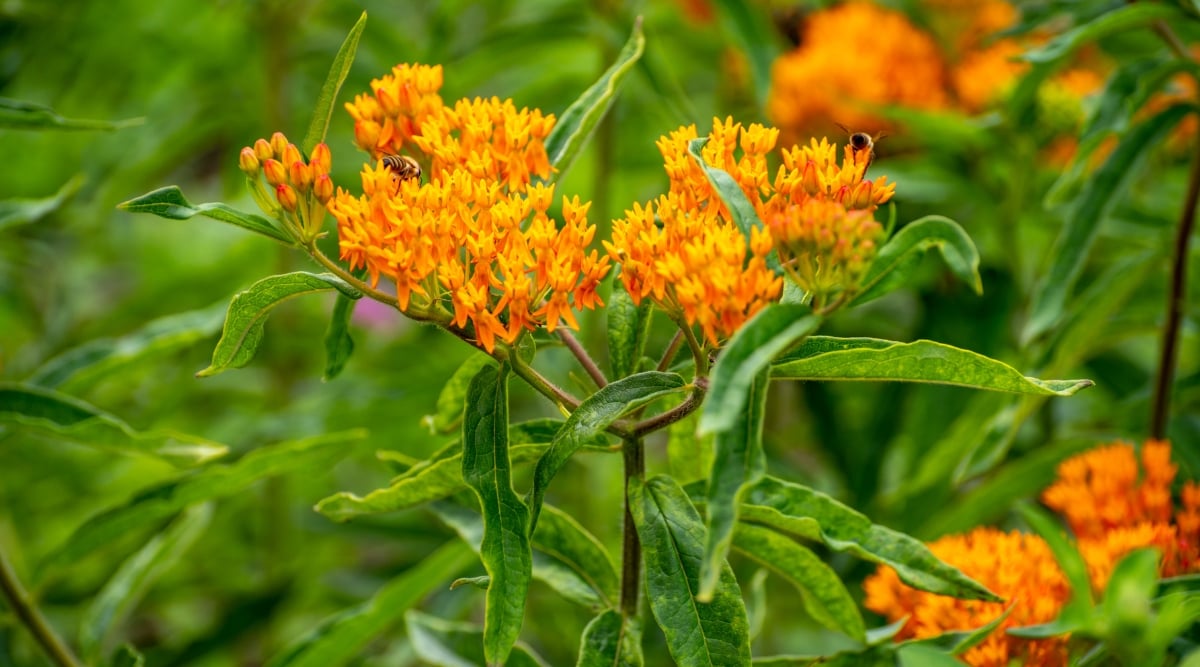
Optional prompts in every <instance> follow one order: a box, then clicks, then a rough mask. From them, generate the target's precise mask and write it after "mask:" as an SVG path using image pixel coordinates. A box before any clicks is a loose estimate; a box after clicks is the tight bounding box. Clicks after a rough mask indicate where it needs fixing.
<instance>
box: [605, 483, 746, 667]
mask: <svg viewBox="0 0 1200 667" xmlns="http://www.w3.org/2000/svg"><path fill="white" fill-rule="evenodd" d="M628 493H629V510H630V512H631V513H632V515H633V522H634V525H635V526H637V532H638V537H639V538H641V542H642V558H643V561H644V562H645V565H646V594H647V595H646V596H647V597H648V598H649V599H650V610H651V611H652V612H653V613H654V619H655V620H656V621H658V625H659V627H661V628H662V630H663V633H664V634H665V635H666V638H667V648H668V650H670V652H671V657H672V658H674V660H675V662H676V663H677V664H678V665H679V666H680V667H698V666H704V667H734V666H735V665H749V664H750V623H749V621H748V620H747V618H746V607H745V604H744V603H743V602H742V596H741V594H740V592H739V590H738V584H737V580H736V579H734V576H733V570H731V569H730V568H729V565H725V566H724V567H723V568H722V571H721V578H720V581H721V583H720V586H718V587H717V589H716V591H715V592H714V594H713V598H712V602H708V603H704V602H699V601H698V600H697V599H696V594H697V593H698V592H699V590H700V561H701V558H702V557H703V555H704V524H703V523H701V522H700V515H699V514H697V513H696V508H694V507H693V506H692V504H691V503H690V502H688V498H687V495H686V494H684V492H683V489H681V488H679V486H678V485H677V484H676V483H675V482H674V480H672V479H671V478H669V477H666V476H663V475H659V476H657V477H653V478H651V479H650V480H649V481H647V482H644V483H643V482H642V481H641V480H640V479H638V478H636V477H634V478H632V479H630V480H629V490H628Z"/></svg>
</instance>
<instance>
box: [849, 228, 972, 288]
mask: <svg viewBox="0 0 1200 667" xmlns="http://www.w3.org/2000/svg"><path fill="white" fill-rule="evenodd" d="M930 248H936V249H937V250H938V251H939V252H940V253H941V254H942V261H944V262H945V263H946V267H947V268H948V269H950V272H951V273H953V274H954V275H955V276H957V277H958V279H959V280H961V281H963V282H964V283H966V284H967V285H968V286H970V288H971V289H972V290H974V291H975V293H976V294H983V279H982V278H980V277H979V251H978V250H976V249H975V243H974V242H973V241H971V237H970V236H967V233H966V232H965V231H963V228H962V227H960V226H959V225H958V223H957V222H955V221H953V220H951V219H950V218H945V217H942V216H940V215H929V216H925V217H924V218H921V219H919V220H914V221H912V222H910V223H908V224H907V225H905V226H904V227H902V228H900V231H898V232H896V235H895V236H893V237H892V238H891V239H889V240H888V241H887V243H885V244H884V245H883V247H882V248H880V249H879V254H877V255H876V256H875V260H874V261H873V262H871V266H870V267H869V268H867V272H866V274H864V275H863V277H862V280H861V281H859V285H858V287H859V290H860V292H859V293H858V296H856V297H854V299H853V300H852V301H851V302H850V305H851V306H861V305H862V304H864V303H866V302H868V301H872V300H874V299H877V298H879V297H881V296H883V295H885V294H887V293H888V292H891V291H893V290H895V289H897V288H900V287H903V286H904V285H905V284H906V283H907V282H908V280H909V279H910V278H911V277H912V275H913V273H914V272H915V271H916V270H917V267H919V266H920V264H921V258H922V257H924V255H925V253H926V252H927V251H928V250H929V249H930Z"/></svg>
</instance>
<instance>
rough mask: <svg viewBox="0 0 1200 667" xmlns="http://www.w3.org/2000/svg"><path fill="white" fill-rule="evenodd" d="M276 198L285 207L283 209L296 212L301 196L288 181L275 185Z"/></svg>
mask: <svg viewBox="0 0 1200 667" xmlns="http://www.w3.org/2000/svg"><path fill="white" fill-rule="evenodd" d="M275 198H276V199H278V200H279V205H280V206H282V207H283V210H285V211H287V212H289V213H295V212H296V208H297V207H298V206H299V205H300V197H299V196H298V195H297V194H296V191H295V190H294V189H293V188H292V186H290V185H288V184H287V183H280V184H279V185H277V186H275Z"/></svg>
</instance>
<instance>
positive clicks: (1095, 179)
mask: <svg viewBox="0 0 1200 667" xmlns="http://www.w3.org/2000/svg"><path fill="white" fill-rule="evenodd" d="M1161 6H1162V5H1134V6H1131V7H1130V9H1139V8H1150V7H1161ZM1119 11H1120V10H1119ZM1195 111H1196V107H1195V106H1193V105H1191V104H1173V105H1171V106H1169V107H1167V108H1166V109H1164V110H1163V111H1160V112H1159V113H1157V114H1155V115H1154V116H1151V117H1150V118H1149V119H1147V120H1146V121H1144V122H1142V123H1140V124H1138V125H1136V126H1134V127H1133V128H1131V129H1130V130H1129V132H1127V133H1126V134H1125V136H1124V137H1122V138H1121V142H1120V144H1119V145H1118V146H1117V148H1116V150H1114V151H1113V152H1112V154H1111V155H1109V157H1108V159H1107V160H1105V162H1104V165H1103V166H1101V167H1100V168H1099V169H1098V170H1096V173H1095V174H1094V175H1093V176H1092V178H1091V179H1090V180H1089V181H1088V182H1087V185H1086V187H1085V188H1084V190H1083V193H1082V194H1080V196H1079V199H1077V200H1076V204H1075V206H1074V207H1073V208H1072V210H1071V213H1070V214H1069V216H1068V218H1067V221H1066V224H1065V225H1064V227H1063V229H1062V232H1061V233H1060V234H1059V237H1058V240H1057V241H1056V242H1055V244H1054V248H1053V250H1052V251H1051V253H1050V257H1051V265H1050V269H1049V271H1047V272H1046V273H1045V274H1044V275H1043V276H1042V278H1041V280H1040V281H1039V282H1038V284H1037V286H1036V287H1035V288H1034V293H1033V304H1032V305H1031V307H1030V315H1029V321H1028V322H1027V323H1026V325H1025V330H1024V332H1023V333H1022V338H1023V339H1024V340H1025V341H1030V340H1033V339H1035V338H1038V337H1039V336H1041V335H1042V334H1044V333H1046V332H1047V331H1050V330H1052V329H1053V328H1055V327H1056V326H1057V324H1058V322H1059V320H1060V319H1061V318H1062V315H1063V312H1064V311H1065V309H1066V302H1067V298H1068V297H1069V296H1070V294H1071V291H1072V289H1073V288H1074V286H1075V282H1076V281H1077V280H1079V276H1080V274H1081V273H1082V272H1083V267H1084V262H1085V260H1086V259H1087V256H1088V252H1089V251H1090V249H1091V247H1092V242H1093V241H1094V240H1095V238H1096V235H1097V233H1098V232H1099V230H1100V223H1101V221H1102V220H1103V219H1104V218H1105V217H1107V215H1108V212H1109V211H1110V210H1111V208H1112V206H1113V204H1114V202H1115V201H1116V199H1117V198H1118V196H1119V194H1120V193H1121V192H1122V191H1123V190H1124V188H1125V186H1126V185H1127V183H1128V181H1129V179H1130V176H1131V175H1133V174H1137V173H1140V171H1141V170H1140V168H1139V166H1138V165H1139V164H1140V163H1141V162H1143V161H1144V160H1145V158H1146V156H1147V155H1148V154H1149V152H1150V151H1149V148H1151V147H1153V146H1155V145H1157V144H1158V143H1159V142H1160V141H1162V139H1163V138H1164V137H1165V136H1166V135H1167V133H1168V132H1170V131H1171V128H1173V127H1175V125H1177V124H1178V123H1179V121H1181V120H1182V119H1183V118H1184V116H1186V115H1187V114H1189V113H1194V112H1195Z"/></svg>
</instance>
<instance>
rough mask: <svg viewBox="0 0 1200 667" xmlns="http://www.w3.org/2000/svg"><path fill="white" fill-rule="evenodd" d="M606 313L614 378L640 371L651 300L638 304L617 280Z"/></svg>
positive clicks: (648, 326)
mask: <svg viewBox="0 0 1200 667" xmlns="http://www.w3.org/2000/svg"><path fill="white" fill-rule="evenodd" d="M604 312H605V314H606V315H607V317H608V356H609V362H610V363H611V364H612V376H613V377H615V378H623V377H626V376H628V375H630V374H632V373H633V372H634V371H636V370H637V367H638V361H640V360H641V358H642V353H643V351H644V350H645V348H646V334H647V333H649V331H650V313H652V312H653V311H652V310H651V307H650V300H649V299H646V300H643V301H642V303H641V305H635V304H634V303H633V297H631V296H629V292H628V291H627V290H626V289H625V284H624V283H622V282H621V281H620V280H614V281H613V288H612V296H610V297H609V299H608V306H607V307H605V309H604Z"/></svg>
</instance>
